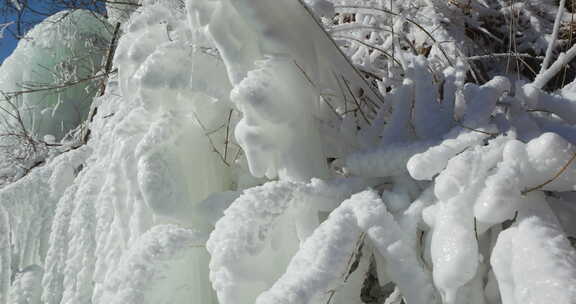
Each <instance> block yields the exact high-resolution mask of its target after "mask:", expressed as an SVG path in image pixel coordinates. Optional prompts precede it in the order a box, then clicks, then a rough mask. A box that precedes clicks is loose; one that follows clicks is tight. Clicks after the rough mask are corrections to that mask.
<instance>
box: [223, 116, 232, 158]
mask: <svg viewBox="0 0 576 304" xmlns="http://www.w3.org/2000/svg"><path fill="white" fill-rule="evenodd" d="M233 111H234V110H233V109H230V113H228V123H227V124H226V140H225V141H224V160H226V157H227V156H228V138H229V134H230V120H231V119H232V112H233Z"/></svg>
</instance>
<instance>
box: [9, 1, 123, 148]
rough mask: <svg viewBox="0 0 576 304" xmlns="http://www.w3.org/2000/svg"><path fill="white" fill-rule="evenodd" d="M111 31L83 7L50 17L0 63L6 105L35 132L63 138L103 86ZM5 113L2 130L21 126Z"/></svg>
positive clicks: (103, 20)
mask: <svg viewBox="0 0 576 304" xmlns="http://www.w3.org/2000/svg"><path fill="white" fill-rule="evenodd" d="M111 31H112V29H111V28H110V26H109V24H108V22H107V21H106V20H105V19H104V18H102V17H99V16H97V15H96V14H95V13H92V12H89V11H85V10H74V11H62V12H59V13H57V14H55V15H53V16H50V17H48V18H46V19H45V20H44V21H43V22H42V23H40V24H38V25H36V26H35V27H34V28H33V29H32V30H30V32H29V33H27V35H26V37H25V38H23V39H22V40H21V42H20V43H19V44H18V47H17V48H16V50H14V53H13V54H12V55H11V56H10V57H8V58H7V59H6V61H5V62H4V63H3V64H2V67H0V92H2V94H3V95H2V98H1V99H0V102H1V105H2V107H3V108H4V109H6V110H7V111H9V112H11V113H12V114H14V113H15V111H19V112H20V115H21V117H22V120H23V123H24V127H25V128H26V129H27V131H28V132H30V133H31V134H35V135H38V136H39V138H42V137H43V136H44V135H48V134H49V135H52V136H55V137H56V139H58V140H59V139H61V138H62V137H63V136H64V135H65V134H66V133H67V132H68V131H70V130H72V129H73V128H74V127H76V126H78V125H79V124H80V123H81V122H82V121H84V120H85V119H86V117H87V115H88V111H89V109H90V105H91V104H92V99H93V98H94V97H95V96H96V94H97V93H99V92H101V90H102V86H103V85H104V82H105V80H106V79H105V78H103V77H102V76H103V73H104V68H103V65H104V60H105V56H106V54H107V53H108V47H109V40H110V38H111V36H112V33H111ZM9 103H11V104H9ZM2 115H3V116H5V117H6V119H7V121H6V120H5V121H4V122H3V128H4V130H5V131H4V132H9V131H11V129H10V128H18V127H19V126H18V125H17V123H16V122H15V121H14V120H13V118H12V117H11V116H10V115H8V114H7V113H4V114H2ZM7 124H8V125H7Z"/></svg>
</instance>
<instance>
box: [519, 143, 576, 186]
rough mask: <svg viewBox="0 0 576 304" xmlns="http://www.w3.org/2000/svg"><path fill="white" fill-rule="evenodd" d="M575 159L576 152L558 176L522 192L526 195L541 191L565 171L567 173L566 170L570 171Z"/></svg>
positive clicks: (557, 173)
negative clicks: (569, 168)
mask: <svg viewBox="0 0 576 304" xmlns="http://www.w3.org/2000/svg"><path fill="white" fill-rule="evenodd" d="M575 159H576V152H574V155H572V158H570V160H569V161H568V162H567V163H566V164H565V165H564V166H563V167H562V168H561V169H560V171H558V172H556V174H554V176H553V177H552V178H550V179H549V180H547V181H545V182H544V183H542V184H540V185H538V186H534V187H532V188H528V189H526V190H524V191H522V195H526V194H528V193H530V192H532V191H536V190H540V189H542V188H543V187H544V186H546V185H548V184H550V183H551V182H553V181H555V180H556V179H557V178H558V177H560V175H562V174H563V173H564V171H566V169H568V167H570V165H571V164H572V162H574V160H575Z"/></svg>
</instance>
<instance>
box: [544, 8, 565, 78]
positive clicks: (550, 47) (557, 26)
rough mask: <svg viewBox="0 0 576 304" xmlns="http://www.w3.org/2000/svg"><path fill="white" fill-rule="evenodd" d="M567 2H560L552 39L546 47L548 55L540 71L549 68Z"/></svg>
mask: <svg viewBox="0 0 576 304" xmlns="http://www.w3.org/2000/svg"><path fill="white" fill-rule="evenodd" d="M565 4H566V0H560V3H559V4H558V12H557V13H556V19H555V20H554V29H553V30H552V36H551V37H550V38H551V39H550V42H549V44H548V49H546V57H544V61H543V62H542V66H541V67H540V73H543V72H544V71H546V69H548V66H549V65H550V60H552V51H553V50H554V47H555V44H556V39H558V32H559V30H560V24H561V23H562V15H563V14H564V5H565ZM540 73H539V74H540Z"/></svg>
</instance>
